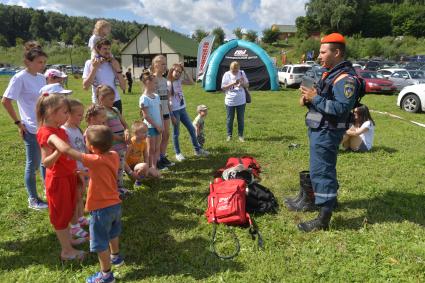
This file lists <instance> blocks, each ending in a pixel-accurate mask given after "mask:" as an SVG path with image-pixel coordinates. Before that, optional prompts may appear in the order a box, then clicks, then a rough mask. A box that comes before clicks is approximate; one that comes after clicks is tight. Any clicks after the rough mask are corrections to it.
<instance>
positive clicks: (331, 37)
mask: <svg viewBox="0 0 425 283" xmlns="http://www.w3.org/2000/svg"><path fill="white" fill-rule="evenodd" d="M320 43H341V44H344V45H345V38H344V36H343V35H342V34H340V33H337V32H334V33H331V34H328V35H326V36H324V37H323V38H322V40H320Z"/></svg>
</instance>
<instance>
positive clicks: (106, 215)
mask: <svg viewBox="0 0 425 283" xmlns="http://www.w3.org/2000/svg"><path fill="white" fill-rule="evenodd" d="M112 140H113V133H112V131H111V129H110V128H108V127H107V126H90V127H88V128H87V136H86V144H87V147H88V149H89V150H90V152H92V154H85V153H81V152H79V151H76V150H74V149H72V148H71V147H70V146H69V145H68V144H66V143H65V142H63V141H62V140H61V139H59V138H52V139H51V142H52V143H53V144H54V145H55V147H56V148H57V149H58V150H59V151H60V152H63V153H66V154H68V155H69V156H71V157H72V158H74V159H76V160H78V161H80V162H82V163H83V165H84V166H86V167H87V168H89V175H90V181H89V188H88V192H87V202H86V210H87V211H89V212H90V215H91V217H90V251H92V252H96V253H97V256H98V259H99V263H100V269H101V271H99V272H97V273H95V274H94V275H92V276H91V277H89V278H87V280H86V282H89V283H95V282H115V278H114V274H113V273H112V271H111V266H112V265H114V266H121V265H123V264H124V260H123V258H122V257H121V256H120V252H119V251H120V250H119V236H120V234H121V229H122V227H121V226H122V225H121V214H122V209H121V200H120V197H119V194H118V192H117V185H116V184H117V172H118V168H119V156H118V154H117V153H116V152H115V151H109V150H110V149H111V146H112Z"/></svg>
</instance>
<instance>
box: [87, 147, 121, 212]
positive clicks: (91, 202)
mask: <svg viewBox="0 0 425 283" xmlns="http://www.w3.org/2000/svg"><path fill="white" fill-rule="evenodd" d="M119 163H120V158H119V156H118V154H117V153H116V152H115V151H109V152H106V153H104V154H84V153H83V165H84V166H86V167H87V168H88V169H89V175H90V181H89V188H88V191H87V201H86V210H87V211H93V210H97V209H101V208H105V207H109V206H112V205H115V204H118V203H121V200H120V196H119V193H118V187H117V175H118V168H119Z"/></svg>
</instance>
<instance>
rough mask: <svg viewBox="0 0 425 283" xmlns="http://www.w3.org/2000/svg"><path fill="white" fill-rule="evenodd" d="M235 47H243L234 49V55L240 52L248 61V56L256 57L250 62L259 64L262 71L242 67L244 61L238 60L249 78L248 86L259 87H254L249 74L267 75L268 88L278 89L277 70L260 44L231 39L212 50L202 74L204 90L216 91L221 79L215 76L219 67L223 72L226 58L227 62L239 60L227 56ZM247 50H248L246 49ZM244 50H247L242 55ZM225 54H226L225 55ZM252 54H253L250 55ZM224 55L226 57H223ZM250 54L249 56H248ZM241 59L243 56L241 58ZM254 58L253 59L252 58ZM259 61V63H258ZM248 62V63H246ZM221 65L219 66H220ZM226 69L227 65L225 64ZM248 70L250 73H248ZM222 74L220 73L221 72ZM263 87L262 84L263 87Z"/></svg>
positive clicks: (219, 86)
mask: <svg viewBox="0 0 425 283" xmlns="http://www.w3.org/2000/svg"><path fill="white" fill-rule="evenodd" d="M236 48H238V49H241V48H242V49H245V50H242V51H240V50H239V51H236V52H235V55H234V56H240V55H241V54H242V55H243V56H246V57H245V61H246V62H249V60H250V59H249V58H256V59H255V60H257V61H251V63H255V64H257V65H261V68H262V69H263V70H262V71H260V70H258V71H257V70H255V68H252V67H251V68H250V70H247V69H244V65H243V64H244V63H243V61H240V64H241V69H242V70H244V71H245V73H246V74H247V76H248V79H249V80H250V88H252V89H260V88H255V85H253V84H252V81H251V79H250V76H257V77H258V76H263V77H264V76H267V75H268V78H266V80H267V83H270V84H269V87H270V88H269V89H270V90H279V82H278V78H277V70H276V67H275V66H274V64H273V61H272V60H271V59H270V57H269V55H268V54H267V53H266V51H264V49H262V48H261V47H260V46H258V45H257V44H255V43H252V42H249V41H245V40H232V41H229V42H227V43H226V44H223V45H222V46H220V47H219V48H217V50H215V51H214V52H213V54H212V55H211V57H210V59H209V60H208V67H207V71H206V73H205V76H204V80H203V86H204V89H205V90H206V91H216V90H219V89H220V88H221V85H220V84H219V83H218V82H219V81H221V78H217V75H219V69H220V67H221V70H220V72H223V68H226V66H223V64H222V62H223V60H225V59H226V61H227V62H230V61H232V59H235V60H234V61H239V60H238V59H239V58H237V57H231V56H233V55H232V54H231V55H230V57H229V54H228V52H229V51H233V50H235V49H236ZM247 50H248V51H247ZM244 51H245V52H247V53H245V55H244ZM226 54H227V55H226ZM252 55H253V56H252ZM225 56H226V58H225ZM248 56H250V57H248ZM229 58H230V59H229ZM241 59H243V58H241ZM253 60H254V59H253ZM259 60H260V61H259ZM258 62H260V64H258ZM248 64H249V63H248ZM220 65H221V66H220ZM227 70H228V66H227ZM249 72H250V73H249ZM221 75H222V74H221ZM263 81H264V80H263ZM261 89H264V86H263V88H261Z"/></svg>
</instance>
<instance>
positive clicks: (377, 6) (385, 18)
mask: <svg viewBox="0 0 425 283" xmlns="http://www.w3.org/2000/svg"><path fill="white" fill-rule="evenodd" d="M424 18H425V1H424V0H357V1H353V0H310V1H308V2H307V3H306V16H303V17H298V18H297V19H296V26H297V30H298V35H300V36H305V37H307V36H309V35H310V34H312V33H315V32H321V33H330V32H335V31H338V32H341V33H343V34H345V35H355V34H358V35H360V36H362V37H384V36H401V35H409V36H414V37H423V36H425V21H424Z"/></svg>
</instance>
